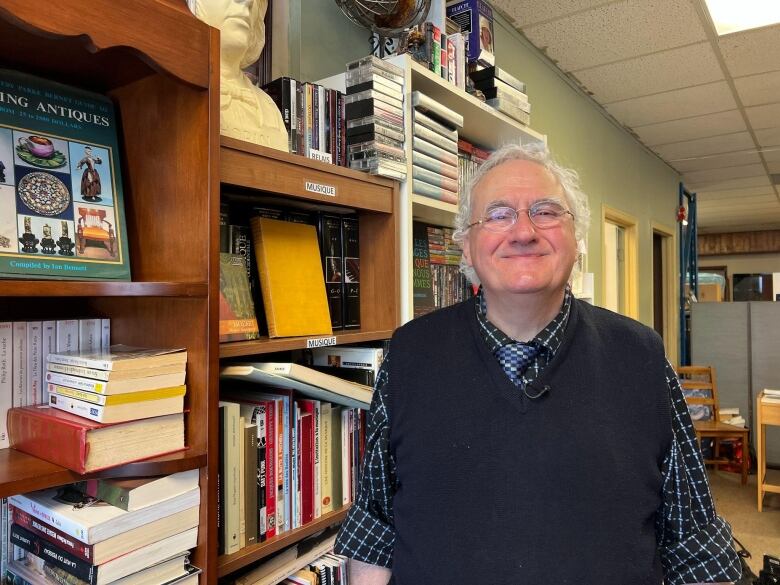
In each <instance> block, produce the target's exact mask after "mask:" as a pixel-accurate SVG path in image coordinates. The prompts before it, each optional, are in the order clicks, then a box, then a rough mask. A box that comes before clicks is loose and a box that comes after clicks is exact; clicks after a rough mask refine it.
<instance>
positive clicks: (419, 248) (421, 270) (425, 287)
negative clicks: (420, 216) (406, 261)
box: [412, 221, 436, 317]
mask: <svg viewBox="0 0 780 585" xmlns="http://www.w3.org/2000/svg"><path fill="white" fill-rule="evenodd" d="M412 286H413V292H412V302H413V307H414V316H415V317H420V316H422V315H425V314H426V313H430V312H431V311H433V310H434V309H435V308H436V305H435V302H434V296H433V280H432V276H431V260H430V252H429V250H428V226H427V225H426V224H424V223H421V222H419V221H415V222H413V224H412Z"/></svg>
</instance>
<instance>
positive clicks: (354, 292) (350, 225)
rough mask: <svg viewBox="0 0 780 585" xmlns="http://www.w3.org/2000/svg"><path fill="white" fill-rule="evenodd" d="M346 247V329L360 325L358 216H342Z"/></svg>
mask: <svg viewBox="0 0 780 585" xmlns="http://www.w3.org/2000/svg"><path fill="white" fill-rule="evenodd" d="M341 240H342V245H343V249H344V318H343V321H344V329H357V328H359V327H360V222H359V220H358V218H357V217H351V216H344V217H342V218H341Z"/></svg>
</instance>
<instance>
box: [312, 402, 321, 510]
mask: <svg viewBox="0 0 780 585" xmlns="http://www.w3.org/2000/svg"><path fill="white" fill-rule="evenodd" d="M312 402H313V404H314V410H313V411H312V417H313V421H312V422H313V427H314V431H313V432H314V475H313V483H314V494H313V496H312V499H313V501H314V518H319V517H320V516H322V461H321V459H322V444H321V441H322V437H321V436H320V432H321V426H322V416H321V413H320V409H321V403H320V401H319V400H314V401H312Z"/></svg>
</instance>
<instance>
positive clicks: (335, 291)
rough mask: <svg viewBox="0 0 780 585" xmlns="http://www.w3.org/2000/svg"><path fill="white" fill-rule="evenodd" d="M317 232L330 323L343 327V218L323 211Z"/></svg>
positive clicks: (335, 327)
mask: <svg viewBox="0 0 780 585" xmlns="http://www.w3.org/2000/svg"><path fill="white" fill-rule="evenodd" d="M317 228H318V229H317V232H318V234H319V237H320V251H321V253H322V271H323V273H324V275H325V289H326V292H327V295H328V309H329V310H330V325H331V327H332V328H333V329H341V327H342V325H343V324H344V321H343V318H344V314H343V313H344V266H343V262H344V258H343V255H342V247H341V218H340V217H339V216H337V215H335V216H334V215H329V214H327V213H322V214H320V216H319V225H318V226H317Z"/></svg>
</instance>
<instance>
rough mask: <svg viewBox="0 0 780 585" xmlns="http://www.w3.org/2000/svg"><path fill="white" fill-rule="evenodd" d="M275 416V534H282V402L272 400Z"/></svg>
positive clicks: (278, 399) (280, 399)
mask: <svg viewBox="0 0 780 585" xmlns="http://www.w3.org/2000/svg"><path fill="white" fill-rule="evenodd" d="M274 412H275V414H276V534H277V535H279V534H282V533H283V532H284V460H283V458H284V400H283V399H282V398H275V399H274Z"/></svg>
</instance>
